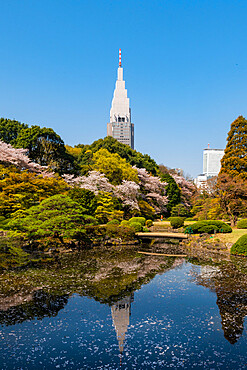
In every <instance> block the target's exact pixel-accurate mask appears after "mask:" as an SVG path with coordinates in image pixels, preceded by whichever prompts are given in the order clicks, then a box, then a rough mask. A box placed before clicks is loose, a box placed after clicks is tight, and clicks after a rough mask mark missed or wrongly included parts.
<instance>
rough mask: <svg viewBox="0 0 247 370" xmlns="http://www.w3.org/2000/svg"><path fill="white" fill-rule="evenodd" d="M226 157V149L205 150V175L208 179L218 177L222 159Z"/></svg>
mask: <svg viewBox="0 0 247 370" xmlns="http://www.w3.org/2000/svg"><path fill="white" fill-rule="evenodd" d="M223 155H224V149H210V148H209V147H208V148H207V149H204V150H203V174H204V175H206V176H207V177H213V176H217V175H218V174H219V172H220V168H221V163H220V161H221V159H222V157H223Z"/></svg>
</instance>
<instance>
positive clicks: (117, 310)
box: [111, 293, 134, 354]
mask: <svg viewBox="0 0 247 370" xmlns="http://www.w3.org/2000/svg"><path fill="white" fill-rule="evenodd" d="M133 301H134V294H133V293H132V294H131V295H130V296H128V297H125V298H123V299H121V300H120V301H118V302H116V303H115V304H114V305H113V306H112V307H111V314H112V321H113V326H114V327H115V330H116V333H117V340H118V344H119V351H120V353H121V354H122V353H123V349H124V339H125V334H126V333H127V330H128V326H129V318H130V315H131V302H133Z"/></svg>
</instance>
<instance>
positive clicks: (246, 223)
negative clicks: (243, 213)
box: [237, 218, 247, 229]
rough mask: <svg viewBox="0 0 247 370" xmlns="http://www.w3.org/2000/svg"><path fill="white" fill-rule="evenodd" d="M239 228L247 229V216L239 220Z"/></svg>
mask: <svg viewBox="0 0 247 370" xmlns="http://www.w3.org/2000/svg"><path fill="white" fill-rule="evenodd" d="M237 228H238V229H247V218H244V219H243V220H240V221H238V223H237Z"/></svg>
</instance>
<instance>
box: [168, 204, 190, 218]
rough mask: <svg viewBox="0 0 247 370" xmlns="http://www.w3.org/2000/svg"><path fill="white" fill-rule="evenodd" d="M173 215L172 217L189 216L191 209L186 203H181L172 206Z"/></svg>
mask: <svg viewBox="0 0 247 370" xmlns="http://www.w3.org/2000/svg"><path fill="white" fill-rule="evenodd" d="M171 216H172V217H189V216H190V211H189V209H188V208H186V207H185V205H183V204H182V203H180V204H177V205H176V206H174V207H172V211H171Z"/></svg>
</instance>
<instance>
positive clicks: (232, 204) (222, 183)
mask: <svg viewBox="0 0 247 370" xmlns="http://www.w3.org/2000/svg"><path fill="white" fill-rule="evenodd" d="M217 197H218V198H219V203H220V206H221V209H222V210H223V212H224V213H225V214H226V215H227V216H228V217H229V219H230V221H231V225H232V226H234V225H235V224H236V222H237V219H238V217H239V216H244V217H245V216H246V213H247V211H246V210H247V181H246V180H243V179H241V178H238V177H231V176H230V175H228V174H221V175H220V176H219V178H218V183H217Z"/></svg>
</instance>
